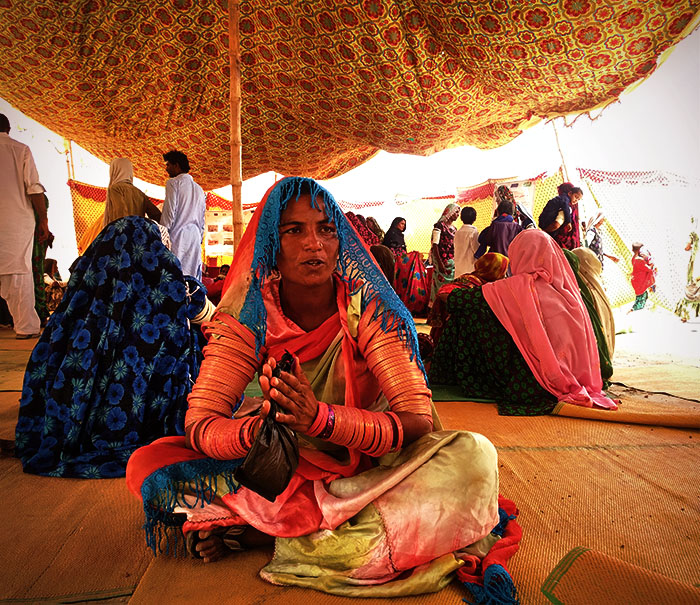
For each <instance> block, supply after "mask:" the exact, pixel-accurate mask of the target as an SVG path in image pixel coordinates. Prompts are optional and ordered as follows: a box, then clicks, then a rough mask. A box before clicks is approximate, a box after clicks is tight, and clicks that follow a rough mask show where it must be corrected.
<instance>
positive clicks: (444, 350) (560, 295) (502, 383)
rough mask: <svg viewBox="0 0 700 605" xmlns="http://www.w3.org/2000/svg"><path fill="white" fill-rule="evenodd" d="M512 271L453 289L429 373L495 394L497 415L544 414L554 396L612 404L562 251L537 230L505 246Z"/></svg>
mask: <svg viewBox="0 0 700 605" xmlns="http://www.w3.org/2000/svg"><path fill="white" fill-rule="evenodd" d="M509 253H510V267H511V270H512V272H513V276H512V277H506V278H505V279H501V280H498V281H495V282H493V283H489V284H484V286H483V287H481V288H473V289H459V290H455V291H454V292H452V294H451V295H450V297H449V298H448V300H447V311H448V313H449V314H450V320H449V322H448V323H447V326H446V327H445V330H444V332H443V334H442V336H441V338H440V342H439V343H438V346H437V348H436V350H435V353H434V355H433V360H432V365H431V368H430V379H431V382H433V383H435V384H458V385H459V386H461V388H462V390H463V392H464V395H465V396H467V397H471V398H474V399H477V400H479V399H486V400H490V401H494V400H495V401H496V403H497V405H498V412H499V414H504V415H536V414H548V413H550V412H551V411H552V410H553V409H554V407H555V406H556V404H557V402H559V401H561V402H566V403H573V404H576V405H582V406H586V407H593V406H599V407H602V408H607V409H616V408H617V404H616V403H615V402H614V401H612V400H611V399H609V398H608V397H607V396H606V395H605V393H603V391H602V387H603V384H602V378H601V369H600V361H599V358H598V348H597V343H596V339H595V335H594V332H593V327H592V325H591V320H590V318H589V315H588V312H587V310H586V307H585V306H584V303H583V300H582V299H581V294H580V293H579V288H578V285H577V283H576V279H575V278H574V275H573V273H572V271H571V267H569V264H568V262H567V260H566V258H565V257H564V253H563V252H562V251H561V249H560V248H559V247H558V245H557V244H556V242H555V241H554V240H553V239H552V238H551V237H549V236H548V235H547V234H546V233H544V232H543V231H540V230H538V229H526V230H525V231H522V232H521V233H520V234H518V235H517V236H516V237H515V239H514V240H513V242H512V243H511V245H510V249H509Z"/></svg>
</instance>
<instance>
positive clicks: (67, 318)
mask: <svg viewBox="0 0 700 605" xmlns="http://www.w3.org/2000/svg"><path fill="white" fill-rule="evenodd" d="M206 302H207V301H206V298H205V296H204V291H203V289H202V288H201V286H200V284H199V283H198V282H197V281H196V280H194V279H193V278H187V281H186V280H185V279H184V278H183V275H182V271H181V270H180V264H179V262H178V261H177V259H176V258H175V256H173V254H172V253H171V252H170V251H169V250H168V249H167V248H166V247H165V246H164V245H163V243H162V241H161V232H160V230H159V228H158V226H157V225H156V224H155V223H153V222H151V221H149V220H146V219H142V218H138V217H135V216H131V217H126V218H122V219H119V220H118V221H115V222H113V223H110V224H109V225H108V226H107V227H106V228H105V229H104V230H103V231H102V233H100V235H99V236H98V237H97V238H96V239H95V241H94V242H93V243H92V245H91V246H90V247H89V248H88V249H87V250H86V252H85V254H84V255H83V256H81V257H79V258H78V259H77V261H76V263H74V266H73V269H72V274H71V277H70V281H69V282H68V286H67V289H66V291H65V295H64V296H63V298H62V300H61V302H60V304H59V305H58V307H57V309H56V311H55V312H54V313H53V314H52V315H51V317H50V318H49V322H48V325H47V326H46V329H45V330H44V332H43V334H42V335H41V337H40V339H39V341H38V343H37V345H36V346H35V347H34V350H33V351H32V354H31V357H30V359H29V363H28V364H27V370H26V373H25V375H24V386H23V388H22V398H21V401H20V409H19V419H18V422H17V427H16V437H15V454H16V455H17V456H18V457H19V458H20V459H21V460H22V465H23V467H24V471H25V472H27V473H35V474H38V475H50V476H53V477H83V478H90V479H96V478H108V477H123V476H124V473H125V469H126V461H127V460H128V458H129V456H130V455H131V453H132V452H133V451H134V450H135V449H136V448H138V447H140V446H142V445H145V444H147V443H150V442H151V441H153V440H154V439H156V438H158V437H162V436H164V435H183V434H184V420H185V411H186V409H187V394H188V393H189V392H190V385H191V380H192V379H193V378H195V377H196V376H197V369H198V367H199V361H200V359H199V357H200V355H201V353H200V347H199V344H198V342H197V334H195V332H194V330H195V329H196V330H199V328H198V327H196V328H193V329H190V320H194V319H196V316H197V314H198V313H199V312H200V310H201V309H202V308H203V307H204V306H205V304H206ZM212 310H213V309H212Z"/></svg>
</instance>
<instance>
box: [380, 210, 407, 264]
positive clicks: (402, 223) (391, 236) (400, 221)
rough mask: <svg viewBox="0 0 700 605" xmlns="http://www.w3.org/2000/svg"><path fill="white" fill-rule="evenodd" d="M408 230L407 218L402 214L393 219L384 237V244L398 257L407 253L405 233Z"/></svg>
mask: <svg viewBox="0 0 700 605" xmlns="http://www.w3.org/2000/svg"><path fill="white" fill-rule="evenodd" d="M405 231H406V219H405V218H403V217H402V216H397V217H396V218H395V219H394V220H393V221H391V226H390V227H389V230H388V231H387V232H386V234H385V235H384V238H383V239H382V245H383V246H386V247H387V248H389V249H390V250H391V251H392V252H393V253H394V256H396V257H397V258H400V257H402V256H403V255H404V254H406V253H407V252H406V240H405V239H404V233H405Z"/></svg>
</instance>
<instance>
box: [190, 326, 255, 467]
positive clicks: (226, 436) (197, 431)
mask: <svg viewBox="0 0 700 605" xmlns="http://www.w3.org/2000/svg"><path fill="white" fill-rule="evenodd" d="M203 328H204V333H205V334H206V336H207V337H208V339H209V342H208V344H207V345H206V346H205V347H204V351H203V352H204V361H203V362H202V365H201V367H200V370H199V376H198V377H197V382H196V383H195V385H194V387H193V388H192V392H191V393H190V395H189V397H188V399H187V401H188V404H189V405H188V409H187V415H186V416H185V431H186V433H187V435H188V438H189V443H190V445H191V446H192V448H193V449H195V450H197V451H199V452H202V453H204V454H207V455H208V456H211V457H213V458H218V459H221V460H227V459H233V458H240V457H242V456H244V455H245V454H246V452H247V451H248V450H249V449H250V446H251V444H252V443H253V436H254V432H255V426H256V424H257V423H258V422H259V420H258V419H257V418H245V419H240V420H239V419H233V409H234V406H235V404H236V403H237V402H238V401H239V400H240V398H241V395H242V394H243V391H244V389H245V387H246V386H247V385H248V384H249V383H250V381H251V380H252V379H253V377H254V376H255V372H256V371H257V369H258V367H259V366H260V362H259V360H258V359H257V357H256V356H255V339H254V336H253V334H252V333H251V332H250V330H248V329H247V328H245V327H244V326H243V325H241V324H240V323H238V322H237V321H236V320H235V319H233V318H232V317H231V316H224V315H223V314H220V313H219V314H217V315H215V316H214V318H213V320H212V321H211V322H210V323H207V324H205V325H204V326H203Z"/></svg>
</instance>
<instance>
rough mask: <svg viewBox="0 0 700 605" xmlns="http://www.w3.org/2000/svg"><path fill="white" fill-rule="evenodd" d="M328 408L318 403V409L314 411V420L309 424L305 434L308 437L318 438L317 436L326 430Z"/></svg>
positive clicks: (320, 402) (321, 402)
mask: <svg viewBox="0 0 700 605" xmlns="http://www.w3.org/2000/svg"><path fill="white" fill-rule="evenodd" d="M329 409H330V406H329V405H328V404H326V403H323V401H319V402H318V408H317V409H316V418H314V421H313V422H312V423H311V426H310V427H309V430H308V431H306V434H307V435H309V436H310V437H318V435H319V434H320V433H321V432H322V431H323V430H324V429H325V428H326V421H327V420H328V411H329Z"/></svg>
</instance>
